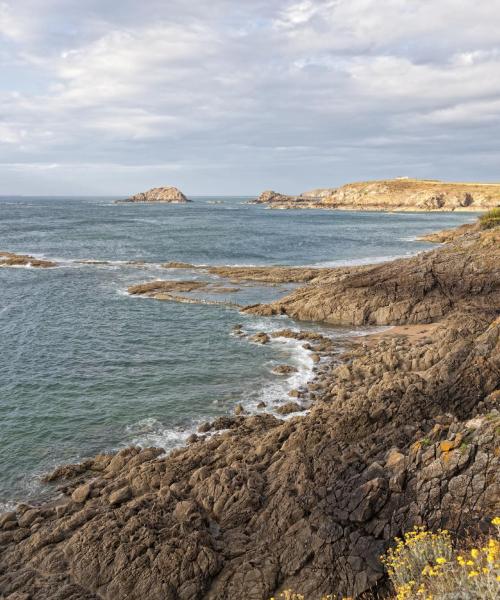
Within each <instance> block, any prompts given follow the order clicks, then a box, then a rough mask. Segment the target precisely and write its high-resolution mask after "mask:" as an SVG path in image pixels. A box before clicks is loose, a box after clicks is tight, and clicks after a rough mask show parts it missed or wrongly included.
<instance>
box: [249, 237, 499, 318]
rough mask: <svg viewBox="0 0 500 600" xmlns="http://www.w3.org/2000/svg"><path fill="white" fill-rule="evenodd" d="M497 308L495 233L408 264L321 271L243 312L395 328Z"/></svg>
mask: <svg viewBox="0 0 500 600" xmlns="http://www.w3.org/2000/svg"><path fill="white" fill-rule="evenodd" d="M499 305H500V229H493V230H488V231H476V232H473V233H466V234H465V235H464V236H462V237H459V238H457V239H455V240H453V241H451V242H450V243H449V244H447V245H445V246H444V247H442V248H438V249H436V250H431V251H429V252H424V253H422V254H419V255H417V256H415V257H412V258H408V259H399V260H395V261H392V262H389V263H382V264H379V265H374V266H370V267H366V266H363V267H353V268H351V269H329V270H328V269H327V270H323V271H321V272H320V273H319V274H318V276H317V277H316V278H315V279H313V280H312V282H311V285H308V286H305V287H301V288H298V289H297V290H295V291H293V292H292V293H291V294H290V295H288V296H286V297H284V298H282V299H280V300H277V301H276V302H274V303H272V304H269V305H257V306H252V307H248V308H247V309H246V312H249V313H254V314H261V315H276V314H287V315H289V316H291V317H294V318H297V319H302V320H310V321H324V322H327V323H332V324H335V325H339V324H340V325H398V324H401V323H430V322H432V321H435V320H437V319H440V318H442V317H443V316H445V315H447V314H448V313H450V312H451V311H452V310H455V309H457V308H473V307H474V308H476V309H477V310H478V311H480V310H485V309H488V308H489V307H492V306H499Z"/></svg>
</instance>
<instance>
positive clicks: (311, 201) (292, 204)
mask: <svg viewBox="0 0 500 600" xmlns="http://www.w3.org/2000/svg"><path fill="white" fill-rule="evenodd" d="M249 204H267V205H269V207H270V208H316V207H317V204H318V198H317V197H309V196H288V195H286V194H280V193H278V192H274V191H273V190H266V191H265V192H262V194H260V196H259V197H258V198H256V199H255V200H251V201H250V202H249Z"/></svg>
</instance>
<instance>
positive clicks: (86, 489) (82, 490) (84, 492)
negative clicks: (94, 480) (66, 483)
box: [71, 483, 92, 503]
mask: <svg viewBox="0 0 500 600" xmlns="http://www.w3.org/2000/svg"><path fill="white" fill-rule="evenodd" d="M91 491H92V485H91V484H90V483H84V484H83V485H80V486H79V487H77V488H76V490H75V491H74V492H73V493H72V494H71V499H72V500H73V501H74V502H80V503H81V502H85V500H87V498H88V497H89V496H90V492H91Z"/></svg>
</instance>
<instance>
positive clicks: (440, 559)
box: [436, 556, 446, 565]
mask: <svg viewBox="0 0 500 600" xmlns="http://www.w3.org/2000/svg"><path fill="white" fill-rule="evenodd" d="M436 562H437V564H438V565H444V563H445V562H446V558H443V557H442V556H438V557H437V558H436Z"/></svg>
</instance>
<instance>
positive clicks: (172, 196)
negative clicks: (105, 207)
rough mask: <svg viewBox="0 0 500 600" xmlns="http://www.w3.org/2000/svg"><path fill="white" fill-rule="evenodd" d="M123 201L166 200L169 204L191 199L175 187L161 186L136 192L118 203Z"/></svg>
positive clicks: (181, 202) (159, 201)
mask: <svg viewBox="0 0 500 600" xmlns="http://www.w3.org/2000/svg"><path fill="white" fill-rule="evenodd" d="M122 202H158V203H161V202H164V203H169V204H183V203H185V202H190V200H188V199H187V198H186V196H184V194H183V193H182V192H181V191H180V190H178V189H177V188H175V187H159V188H152V189H150V190H148V191H147V192H141V193H139V194H135V195H134V196H131V197H130V198H127V199H126V200H119V201H118V203H122Z"/></svg>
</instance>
